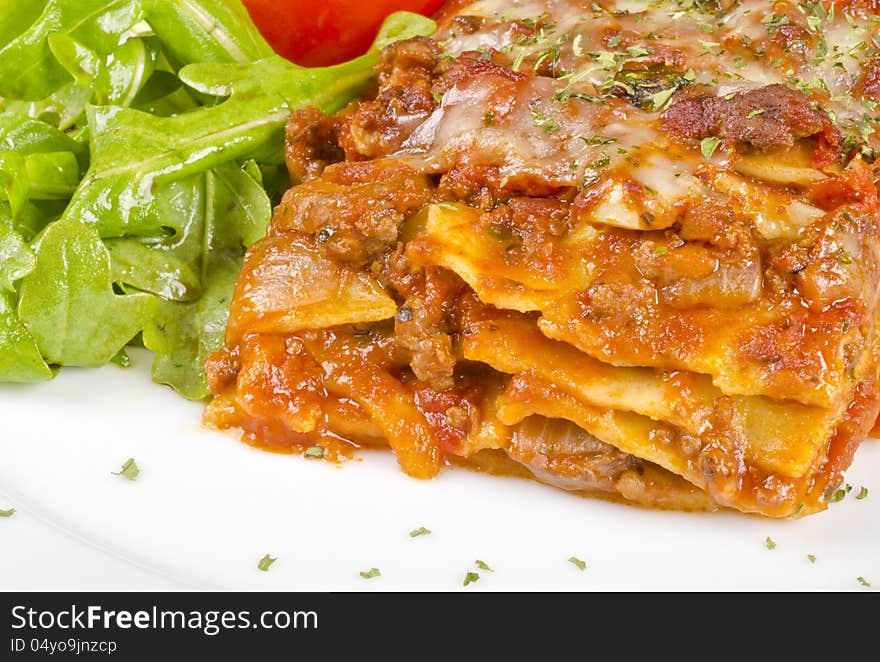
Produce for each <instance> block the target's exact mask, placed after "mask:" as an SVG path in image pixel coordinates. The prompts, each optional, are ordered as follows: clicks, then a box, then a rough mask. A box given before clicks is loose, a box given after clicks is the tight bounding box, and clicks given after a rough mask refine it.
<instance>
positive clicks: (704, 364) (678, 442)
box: [206, 0, 880, 517]
mask: <svg viewBox="0 0 880 662" xmlns="http://www.w3.org/2000/svg"><path fill="white" fill-rule="evenodd" d="M878 32H880V18H878V16H877V6H876V4H875V2H874V1H873V0H863V1H851V2H836V3H828V2H807V3H804V2H801V3H796V2H788V1H782V0H781V1H778V2H757V1H751V0H743V1H738V2H734V1H726V0H717V1H712V0H706V1H702V0H686V1H685V0H678V1H675V0H620V1H617V2H612V1H603V2H585V1H578V0H556V1H553V0H519V1H517V0H510V1H506V2H505V1H502V0H478V1H476V2H472V1H468V0H455V1H452V2H449V3H448V4H447V6H446V8H445V9H444V10H442V12H441V15H440V19H439V29H438V32H437V33H436V34H435V35H434V37H433V38H431V39H427V38H418V39H413V40H408V41H404V42H398V43H397V44H394V45H392V46H389V47H388V48H387V49H386V50H385V51H384V52H383V58H382V64H381V67H380V71H379V72H378V74H379V78H378V84H377V87H376V89H375V90H374V91H373V92H372V93H371V94H370V95H369V96H368V97H366V98H364V99H361V100H359V101H357V102H355V103H353V104H352V105H350V106H349V107H348V108H346V109H345V110H343V111H341V112H340V113H338V114H336V115H334V116H327V115H323V114H321V113H320V112H318V111H317V110H314V109H306V110H301V111H297V112H295V113H294V114H293V115H292V116H291V118H290V122H289V124H288V128H287V165H288V169H289V171H290V174H291V178H292V180H293V183H294V186H293V187H292V188H291V189H290V190H289V191H288V192H287V193H286V195H285V196H284V199H283V201H282V203H281V204H280V205H279V206H278V208H277V209H276V210H275V214H274V217H273V221H272V224H271V228H270V231H269V234H268V236H267V237H266V238H265V239H263V240H261V241H258V242H257V243H256V244H255V245H254V246H253V247H252V248H251V249H250V251H249V253H248V256H247V259H246V262H245V267H244V270H243V272H242V274H241V276H240V278H239V280H238V283H237V285H236V290H235V295H234V298H233V301H232V306H231V310H230V319H229V324H228V327H227V335H226V346H225V348H224V349H223V350H221V351H220V352H218V353H217V354H215V355H214V356H213V357H211V359H210V360H209V362H208V365H207V371H208V375H209V383H210V388H211V390H212V392H213V393H214V395H215V397H214V399H213V401H212V402H211V404H210V405H209V407H208V411H207V415H206V416H207V419H208V420H209V422H211V423H212V424H213V425H216V426H218V427H220V428H234V429H239V430H241V431H242V433H243V436H244V438H245V440H247V441H249V442H250V443H254V444H258V445H261V446H267V447H270V448H273V449H276V450H289V451H296V450H305V449H308V448H314V447H315V446H317V447H320V449H321V453H322V454H323V455H324V456H325V457H342V456H345V455H347V454H348V453H350V451H351V449H353V448H358V447H363V446H390V448H391V449H392V450H393V451H394V452H395V453H396V455H397V458H398V460H399V462H400V465H401V467H402V469H403V471H405V472H406V473H407V474H409V475H411V476H415V477H418V478H430V477H432V476H434V475H436V474H437V473H438V471H440V469H441V467H442V466H443V465H444V464H446V463H448V462H462V463H466V464H468V465H471V466H477V467H480V468H483V469H485V470H487V471H491V472H498V473H512V474H517V475H525V476H531V477H534V478H537V479H538V480H540V481H543V482H546V483H549V484H551V485H554V486H557V487H560V488H562V489H565V490H569V491H574V492H584V493H589V494H602V495H606V496H608V497H611V498H616V499H620V500H624V501H629V502H634V503H639V504H644V505H650V506H656V507H663V508H678V509H686V510H709V509H714V508H717V507H728V508H734V509H738V510H740V511H743V512H750V513H759V514H763V515H768V516H772V517H791V516H802V515H805V514H809V513H812V512H816V511H818V510H821V509H823V508H825V507H826V504H827V503H828V501H829V497H830V495H831V494H832V493H833V491H834V490H835V489H836V488H837V486H838V485H839V483H840V482H841V480H842V474H843V471H844V470H845V469H846V468H847V467H848V466H849V464H850V462H851V460H852V457H853V454H854V453H855V451H856V448H857V447H858V445H859V443H860V442H861V441H862V440H863V439H864V438H865V437H866V436H867V435H868V433H869V431H870V429H871V427H872V425H873V423H874V421H875V419H876V417H877V411H878V408H880V404H878V394H877V377H878V365H880V364H878V351H880V349H878V340H877V334H876V318H877V314H876V313H877V297H878V275H880V272H878V259H880V242H878V220H880V216H878V197H877V196H878V190H877V184H876V172H875V165H874V162H875V159H876V152H875V148H878V147H880V145H878V139H877V137H876V135H875V128H876V126H877V115H878V113H880V111H878V107H877V104H878V102H880V51H878V44H880V39H878Z"/></svg>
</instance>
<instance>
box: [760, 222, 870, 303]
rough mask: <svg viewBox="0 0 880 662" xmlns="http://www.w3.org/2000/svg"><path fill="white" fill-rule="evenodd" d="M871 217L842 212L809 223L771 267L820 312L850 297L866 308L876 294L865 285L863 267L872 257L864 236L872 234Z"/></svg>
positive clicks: (776, 256)
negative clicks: (795, 287)
mask: <svg viewBox="0 0 880 662" xmlns="http://www.w3.org/2000/svg"><path fill="white" fill-rule="evenodd" d="M871 222H872V220H871V219H870V218H865V215H864V214H862V213H859V212H858V211H855V212H854V213H849V212H847V211H843V212H841V213H839V214H836V215H834V216H828V217H826V218H825V219H823V220H821V221H819V222H817V223H814V224H812V225H810V226H809V227H808V228H806V229H805V230H804V232H803V234H802V235H801V237H800V238H799V239H798V241H797V242H796V243H793V244H791V245H789V246H787V247H786V248H785V249H784V250H782V251H780V252H779V253H777V254H775V255H774V256H773V258H772V261H771V266H772V267H773V268H774V269H775V270H776V271H777V273H779V274H780V275H781V276H783V277H787V278H788V279H790V280H791V281H793V283H794V284H795V285H796V286H797V290H798V292H799V293H800V295H801V297H802V299H803V301H804V302H805V303H806V304H807V305H808V306H809V307H810V308H811V309H812V310H814V311H816V312H821V311H823V310H825V309H826V308H827V307H828V306H831V305H832V304H834V303H835V302H840V301H843V300H844V299H849V300H851V301H853V302H857V303H859V304H861V307H862V308H863V309H864V308H867V307H868V306H869V305H870V302H869V301H866V300H865V299H866V298H868V299H870V298H873V293H872V292H870V291H868V290H866V288H865V286H864V280H865V277H864V274H863V273H862V269H863V268H866V267H870V266H871V265H872V264H873V259H869V256H862V251H863V250H865V246H864V245H863V243H864V240H863V237H867V236H870V235H871V231H870V229H869V228H868V227H866V226H868V225H869V224H870V223H871Z"/></svg>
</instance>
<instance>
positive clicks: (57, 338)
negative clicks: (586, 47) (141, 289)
mask: <svg viewBox="0 0 880 662" xmlns="http://www.w3.org/2000/svg"><path fill="white" fill-rule="evenodd" d="M36 257H37V264H36V267H35V268H34V270H33V271H32V272H31V273H30V274H28V275H27V276H26V277H25V278H24V280H23V281H22V286H21V300H20V301H19V304H18V309H19V314H20V315H21V319H22V321H23V322H24V323H25V324H26V325H27V327H28V329H29V330H30V332H31V333H32V334H33V335H34V337H35V338H36V340H37V345H38V346H39V348H40V352H41V353H42V355H43V356H44V357H45V359H46V361H47V362H48V363H54V364H60V365H78V366H101V365H104V364H105V363H107V362H108V361H110V359H112V358H113V356H114V355H115V354H116V353H117V352H118V351H119V350H120V349H122V348H123V347H124V346H125V345H126V344H127V343H128V342H129V341H130V340H131V339H132V338H133V337H134V335H135V334H137V333H138V332H139V331H140V330H141V329H142V328H143V326H144V324H145V323H146V320H147V319H148V317H149V314H150V313H151V312H152V308H153V305H154V300H153V297H152V296H151V295H149V294H129V295H124V296H120V295H117V294H115V293H114V291H113V288H112V285H111V283H110V255H109V253H108V252H107V249H106V248H105V247H104V245H103V244H102V243H101V240H100V238H99V237H98V232H97V231H96V230H95V228H93V227H90V226H88V225H85V224H82V223H76V222H72V221H64V220H61V221H58V222H57V223H53V224H52V225H51V226H49V227H48V228H47V229H46V231H45V233H44V234H43V235H42V236H41V237H40V238H39V243H38V246H37V250H36Z"/></svg>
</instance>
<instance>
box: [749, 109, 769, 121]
mask: <svg viewBox="0 0 880 662" xmlns="http://www.w3.org/2000/svg"><path fill="white" fill-rule="evenodd" d="M766 112H767V110H766V109H765V108H758V109H757V110H753V111H752V112H750V113H749V114H748V119H752V118H753V117H757V116H758V115H763V114H764V113H766Z"/></svg>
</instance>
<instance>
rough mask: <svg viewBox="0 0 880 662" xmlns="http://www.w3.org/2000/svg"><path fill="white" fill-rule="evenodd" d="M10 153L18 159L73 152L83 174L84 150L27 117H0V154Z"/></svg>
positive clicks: (10, 112)
mask: <svg viewBox="0 0 880 662" xmlns="http://www.w3.org/2000/svg"><path fill="white" fill-rule="evenodd" d="M5 150H11V151H15V152H18V153H19V154H21V155H22V156H26V155H28V154H39V153H41V152H73V153H74V154H76V155H77V160H78V161H79V163H80V165H81V167H82V169H83V171H84V170H85V169H86V167H87V165H88V150H87V149H86V146H85V145H83V144H82V143H79V142H77V141H76V140H74V139H73V138H71V137H70V136H68V135H67V134H66V133H64V132H62V131H59V130H58V129H57V128H56V127H54V126H52V125H51V124H47V123H46V122H42V121H40V120H37V119H32V118H31V117H29V116H27V115H23V114H21V113H16V112H12V111H7V112H4V113H2V114H0V151H5Z"/></svg>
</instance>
